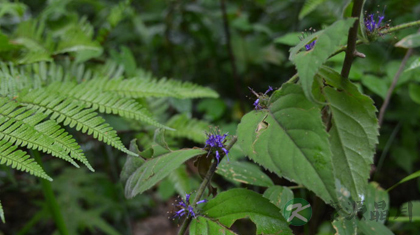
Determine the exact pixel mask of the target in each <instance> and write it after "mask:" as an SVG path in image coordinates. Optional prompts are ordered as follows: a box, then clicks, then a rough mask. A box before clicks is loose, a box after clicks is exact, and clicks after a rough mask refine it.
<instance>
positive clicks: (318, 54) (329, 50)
mask: <svg viewBox="0 0 420 235" xmlns="http://www.w3.org/2000/svg"><path fill="white" fill-rule="evenodd" d="M354 21H355V19H354V18H350V19H346V20H339V21H336V22H335V23H334V24H332V25H331V26H329V27H328V28H326V29H324V30H322V31H319V32H317V33H314V34H312V35H310V36H308V37H306V38H305V39H303V40H302V41H301V42H300V43H299V44H298V45H297V46H295V47H293V48H291V49H290V57H289V59H290V60H291V61H292V62H293V63H294V64H295V65H296V69H297V71H298V74H299V79H300V81H301V83H302V88H303V91H304V92H305V95H306V97H308V99H310V100H311V101H314V97H313V95H312V83H313V80H314V76H315V74H316V73H317V71H318V70H319V68H320V67H321V66H322V65H323V64H324V63H325V62H326V61H327V59H328V57H329V56H330V55H332V54H333V53H334V52H335V51H336V50H337V49H339V46H340V43H341V41H342V40H343V39H344V38H345V37H347V35H348V31H349V29H350V27H351V26H352V25H353V23H354ZM315 39H316V44H315V46H314V47H313V49H312V50H310V51H301V52H299V51H300V50H301V49H305V45H306V44H308V43H309V42H311V41H313V40H315Z"/></svg>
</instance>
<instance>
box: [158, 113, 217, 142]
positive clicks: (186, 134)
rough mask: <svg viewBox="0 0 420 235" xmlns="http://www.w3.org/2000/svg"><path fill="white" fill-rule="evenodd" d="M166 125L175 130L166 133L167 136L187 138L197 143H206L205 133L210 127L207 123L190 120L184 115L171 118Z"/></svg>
mask: <svg viewBox="0 0 420 235" xmlns="http://www.w3.org/2000/svg"><path fill="white" fill-rule="evenodd" d="M166 125H168V126H169V127H172V128H174V129H176V131H169V132H166V134H167V135H168V136H173V137H182V138H188V139H190V140H193V141H195V142H197V143H204V142H205V141H206V139H207V137H206V135H205V131H206V130H208V129H209V126H210V124H209V123H207V122H204V121H200V120H197V119H190V118H188V117H187V116H186V115H184V114H179V115H175V116H173V117H172V118H171V119H170V120H169V121H168V122H167V123H166Z"/></svg>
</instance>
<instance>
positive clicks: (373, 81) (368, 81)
mask: <svg viewBox="0 0 420 235" xmlns="http://www.w3.org/2000/svg"><path fill="white" fill-rule="evenodd" d="M362 84H363V85H364V86H365V87H367V88H368V89H369V90H371V91H372V92H373V93H375V94H377V95H379V96H380V97H381V98H382V99H385V96H386V93H387V92H388V84H387V82H386V81H385V80H384V79H381V78H378V77H376V76H373V75H365V76H363V77H362Z"/></svg>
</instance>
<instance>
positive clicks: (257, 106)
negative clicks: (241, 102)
mask: <svg viewBox="0 0 420 235" xmlns="http://www.w3.org/2000/svg"><path fill="white" fill-rule="evenodd" d="M249 89H250V90H251V91H252V92H253V93H254V94H255V95H256V96H257V97H258V98H257V100H256V101H255V102H254V103H253V105H254V108H255V109H256V110H259V109H263V108H264V107H263V106H261V104H260V99H261V98H260V97H261V95H258V94H257V93H256V92H255V91H253V90H252V89H251V88H249ZM272 90H273V88H272V87H271V86H268V90H267V91H266V92H265V93H264V94H263V96H265V95H267V94H268V92H270V91H272Z"/></svg>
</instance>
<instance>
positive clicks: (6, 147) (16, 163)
mask: <svg viewBox="0 0 420 235" xmlns="http://www.w3.org/2000/svg"><path fill="white" fill-rule="evenodd" d="M16 148H17V147H16V146H14V145H12V144H11V143H9V142H6V141H4V140H0V164H3V165H6V166H11V167H12V168H14V169H16V170H20V171H26V172H28V173H29V174H31V175H34V176H38V177H40V178H44V179H46V180H49V181H52V178H51V177H49V176H48V175H47V174H46V173H45V172H44V170H43V169H42V167H41V166H40V165H38V163H36V162H35V160H34V159H32V158H31V157H30V156H29V155H27V154H26V153H25V152H23V151H22V150H16Z"/></svg>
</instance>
